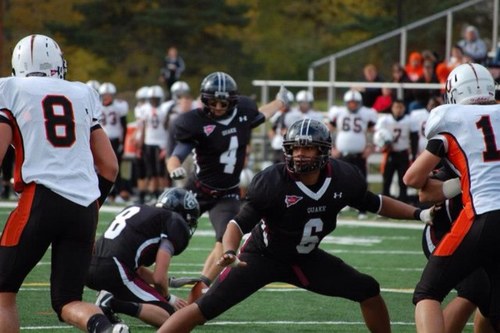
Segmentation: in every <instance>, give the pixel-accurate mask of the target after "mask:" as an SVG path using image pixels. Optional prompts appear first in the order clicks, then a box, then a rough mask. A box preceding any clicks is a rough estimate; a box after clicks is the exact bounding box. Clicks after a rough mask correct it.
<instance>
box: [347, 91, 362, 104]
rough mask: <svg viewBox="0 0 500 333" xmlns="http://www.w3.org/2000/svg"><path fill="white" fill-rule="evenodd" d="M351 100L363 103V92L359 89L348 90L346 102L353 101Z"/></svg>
mask: <svg viewBox="0 0 500 333" xmlns="http://www.w3.org/2000/svg"><path fill="white" fill-rule="evenodd" d="M351 101H354V102H358V103H360V104H361V103H363V96H361V93H360V92H359V91H357V90H353V89H351V90H348V91H347V92H346V93H345V94H344V103H347V102H351Z"/></svg>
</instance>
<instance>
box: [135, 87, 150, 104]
mask: <svg viewBox="0 0 500 333" xmlns="http://www.w3.org/2000/svg"><path fill="white" fill-rule="evenodd" d="M148 91H149V87H148V86H144V87H140V88H139V89H137V91H136V92H135V99H136V100H138V101H140V100H145V99H147V98H148Z"/></svg>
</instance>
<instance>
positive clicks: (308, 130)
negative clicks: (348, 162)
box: [283, 119, 332, 174]
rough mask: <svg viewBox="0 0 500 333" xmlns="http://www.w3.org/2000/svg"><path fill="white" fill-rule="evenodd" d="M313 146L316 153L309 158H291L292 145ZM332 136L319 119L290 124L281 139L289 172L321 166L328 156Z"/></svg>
mask: <svg viewBox="0 0 500 333" xmlns="http://www.w3.org/2000/svg"><path fill="white" fill-rule="evenodd" d="M304 146H313V147H316V148H318V155H317V156H316V157H315V158H311V159H303V158H300V159H297V158H295V159H294V158H293V148H294V147H304ZM331 148H332V138H331V137H330V132H329V131H328V128H327V127H326V126H325V125H324V124H323V123H322V122H320V121H317V120H313V119H303V120H299V121H296V122H295V123H293V124H292V126H290V128H289V129H288V131H287V133H286V134H285V136H284V139H283V152H284V153H285V162H286V165H287V168H288V170H289V171H290V172H292V173H296V174H301V173H308V172H311V171H314V170H318V169H321V168H323V167H324V166H325V165H326V163H328V159H329V158H330V150H331Z"/></svg>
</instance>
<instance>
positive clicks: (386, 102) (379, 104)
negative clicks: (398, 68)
mask: <svg viewBox="0 0 500 333" xmlns="http://www.w3.org/2000/svg"><path fill="white" fill-rule="evenodd" d="M392 98H393V97H392V89H391V88H389V87H382V95H380V96H378V97H377V99H376V100H375V103H373V109H375V111H377V112H378V113H390V112H391V104H392Z"/></svg>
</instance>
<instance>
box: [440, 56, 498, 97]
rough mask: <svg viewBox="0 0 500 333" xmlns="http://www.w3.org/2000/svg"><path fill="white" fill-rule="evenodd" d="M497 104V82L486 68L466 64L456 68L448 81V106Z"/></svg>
mask: <svg viewBox="0 0 500 333" xmlns="http://www.w3.org/2000/svg"><path fill="white" fill-rule="evenodd" d="M492 102H495V80H494V79H493V76H492V75H491V73H490V71H488V69H486V67H484V66H482V65H479V64H473V63H466V64H462V65H460V66H457V67H455V69H453V70H452V71H451V73H450V74H449V75H448V78H447V79H446V103H447V104H484V103H492Z"/></svg>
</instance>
